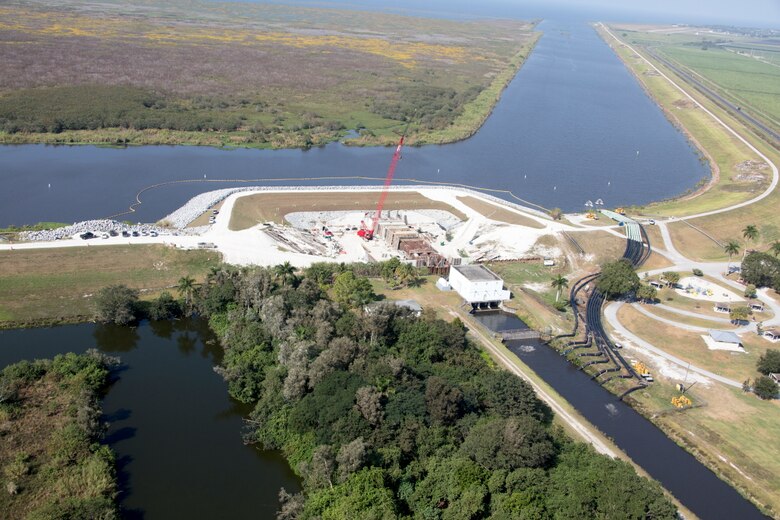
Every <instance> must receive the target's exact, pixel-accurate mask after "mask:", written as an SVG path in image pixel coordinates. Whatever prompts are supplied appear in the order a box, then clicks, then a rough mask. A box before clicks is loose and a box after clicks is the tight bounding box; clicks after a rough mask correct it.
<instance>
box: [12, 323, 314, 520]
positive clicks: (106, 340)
mask: <svg viewBox="0 0 780 520" xmlns="http://www.w3.org/2000/svg"><path fill="white" fill-rule="evenodd" d="M89 348H97V349H99V350H100V351H101V352H105V353H107V354H110V355H113V356H119V357H120V358H121V360H122V365H123V369H121V370H120V371H119V373H118V374H117V377H118V379H117V381H116V382H115V383H114V384H113V385H112V386H111V387H110V389H109V391H108V393H107V395H106V397H105V399H104V400H103V411H104V413H105V420H106V421H108V422H109V423H110V427H109V430H108V436H107V438H106V442H107V443H108V444H109V445H110V446H111V447H112V448H113V449H114V451H115V452H116V454H117V461H118V468H119V480H120V485H121V494H120V501H121V505H122V507H123V509H124V511H125V515H124V517H126V518H145V519H147V520H152V519H156V518H159V519H169V518H273V517H274V515H275V513H276V510H277V508H278V500H277V498H278V493H279V489H280V488H281V487H285V488H286V489H287V490H288V491H298V490H299V489H300V485H299V483H298V480H297V478H296V477H295V475H294V474H293V473H292V472H291V471H290V468H289V467H288V465H287V463H286V461H285V460H284V459H283V458H282V457H281V456H280V455H279V454H276V453H269V452H262V451H259V450H257V449H256V448H254V447H251V446H246V445H244V444H243V442H242V439H241V433H242V428H243V417H244V416H246V415H247V414H248V413H249V412H250V411H251V409H250V408H248V407H246V406H244V405H242V404H240V403H237V402H236V401H233V400H232V399H230V398H229V396H228V393H227V385H226V384H225V382H224V381H223V380H222V378H221V377H220V376H219V375H217V374H216V373H214V371H213V366H214V365H215V364H216V363H218V362H219V360H220V359H221V352H222V351H221V348H220V347H219V346H218V345H217V344H216V343H215V342H214V337H213V335H212V334H211V333H210V331H209V329H208V327H207V324H206V322H204V321H197V320H192V321H179V322H157V323H151V324H150V323H148V322H144V323H143V324H142V325H141V326H140V327H138V328H129V327H117V326H105V325H94V324H84V325H70V326H63V327H55V328H42V329H29V330H9V331H0V367H4V366H6V365H8V364H11V363H15V362H17V361H19V360H22V359H36V358H38V359H40V358H52V357H54V356H55V355H56V354H59V353H64V352H83V351H85V350H87V349H89ZM0 516H1V515H0Z"/></svg>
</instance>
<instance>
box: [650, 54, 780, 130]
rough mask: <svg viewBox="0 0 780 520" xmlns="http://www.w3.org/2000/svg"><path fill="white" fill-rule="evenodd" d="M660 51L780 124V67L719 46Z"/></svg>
mask: <svg viewBox="0 0 780 520" xmlns="http://www.w3.org/2000/svg"><path fill="white" fill-rule="evenodd" d="M659 50H660V51H661V52H662V53H663V54H665V55H666V56H667V57H669V58H671V59H672V60H674V61H676V62H677V63H680V64H681V65H684V66H685V67H687V68H689V69H691V70H693V71H694V72H696V73H697V74H700V75H701V76H703V77H704V78H706V79H707V80H709V81H710V82H712V83H713V84H715V85H716V86H717V87H718V88H719V89H720V90H722V91H725V92H726V93H728V94H730V95H731V96H733V97H734V98H735V99H736V100H740V101H741V102H742V103H743V104H745V105H749V106H751V107H754V108H755V109H758V111H759V112H761V113H763V114H766V115H767V116H768V117H769V118H771V119H772V120H774V121H780V67H778V66H776V65H771V64H768V63H763V62H761V61H758V60H756V59H754V58H751V57H749V56H743V55H740V54H736V53H734V52H730V51H727V50H725V49H722V48H719V47H714V48H708V49H707V50H702V49H701V48H699V47H693V46H690V45H669V46H663V47H661V48H660V49H659Z"/></svg>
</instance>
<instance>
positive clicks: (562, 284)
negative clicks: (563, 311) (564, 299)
mask: <svg viewBox="0 0 780 520" xmlns="http://www.w3.org/2000/svg"><path fill="white" fill-rule="evenodd" d="M550 285H552V286H553V289H557V292H556V293H555V301H556V302H557V301H558V298H560V297H561V289H564V288H566V287H568V286H569V280H567V279H566V278H564V277H563V276H562V275H560V274H559V275H557V276H555V278H553V279H552V282H550Z"/></svg>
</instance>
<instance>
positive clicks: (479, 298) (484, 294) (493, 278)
mask: <svg viewBox="0 0 780 520" xmlns="http://www.w3.org/2000/svg"><path fill="white" fill-rule="evenodd" d="M449 282H450V285H451V286H452V288H453V289H454V290H455V291H457V293H458V294H459V295H460V296H461V297H462V298H463V299H464V300H466V302H467V303H469V304H471V307H472V308H473V309H491V308H497V307H498V306H499V305H500V304H501V302H502V301H504V300H508V299H509V298H510V293H509V291H508V290H506V289H504V281H503V280H502V279H501V278H500V277H499V276H498V275H497V274H496V273H494V272H493V271H491V270H490V269H488V268H487V267H485V266H484V265H481V264H472V265H453V266H452V267H451V268H450V277H449Z"/></svg>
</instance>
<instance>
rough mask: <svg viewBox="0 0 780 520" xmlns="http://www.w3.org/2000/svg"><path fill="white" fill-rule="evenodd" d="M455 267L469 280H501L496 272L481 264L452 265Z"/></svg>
mask: <svg viewBox="0 0 780 520" xmlns="http://www.w3.org/2000/svg"><path fill="white" fill-rule="evenodd" d="M452 269H455V270H456V271H458V272H459V273H460V274H462V275H463V276H464V277H465V278H466V279H467V280H468V281H470V282H493V281H496V280H499V281H500V280H501V278H499V277H498V275H497V274H496V273H494V272H493V271H491V270H490V269H488V268H487V267H485V266H484V265H481V264H472V265H453V266H452Z"/></svg>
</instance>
